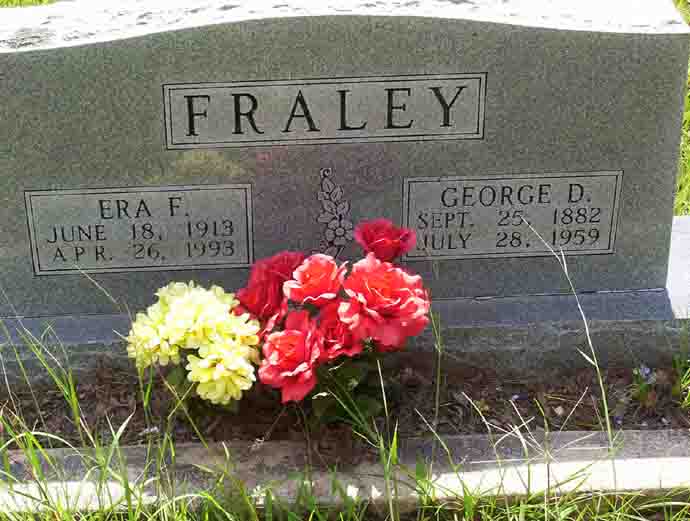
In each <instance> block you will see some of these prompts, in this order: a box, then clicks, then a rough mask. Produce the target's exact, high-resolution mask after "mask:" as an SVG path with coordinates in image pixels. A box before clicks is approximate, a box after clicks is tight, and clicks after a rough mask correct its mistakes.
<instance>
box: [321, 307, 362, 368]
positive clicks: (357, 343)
mask: <svg viewBox="0 0 690 521" xmlns="http://www.w3.org/2000/svg"><path fill="white" fill-rule="evenodd" d="M342 303H343V301H342V300H340V299H338V300H335V301H333V302H329V303H328V304H326V305H325V306H324V307H323V308H321V312H320V313H319V330H320V331H321V334H322V335H323V350H322V351H321V361H322V362H330V361H332V360H335V359H336V358H338V357H339V356H342V355H345V356H350V357H352V356H356V355H358V354H360V353H361V352H362V349H363V348H364V345H363V344H362V342H361V340H355V339H354V337H353V335H352V332H351V331H350V328H349V327H348V325H347V324H345V323H344V322H343V321H342V320H340V316H339V315H338V308H339V307H340V305H341V304H342Z"/></svg>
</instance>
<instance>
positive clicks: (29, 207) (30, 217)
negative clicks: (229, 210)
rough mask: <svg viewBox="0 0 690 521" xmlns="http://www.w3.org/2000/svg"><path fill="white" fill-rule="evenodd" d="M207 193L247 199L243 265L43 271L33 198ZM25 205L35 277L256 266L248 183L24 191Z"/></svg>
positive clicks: (116, 267) (175, 265) (124, 267)
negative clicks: (237, 193)
mask: <svg viewBox="0 0 690 521" xmlns="http://www.w3.org/2000/svg"><path fill="white" fill-rule="evenodd" d="M204 190H214V191H215V190H242V191H243V192H244V197H245V209H246V220H247V223H246V234H247V260H246V261H243V262H233V263H222V264H220V263H218V264H190V265H185V266H180V265H178V264H172V265H161V266H140V267H127V266H122V267H120V266H114V267H110V268H79V267H74V268H70V269H43V268H41V265H40V257H39V255H38V244H37V239H36V231H35V226H36V223H35V218H34V212H33V199H34V198H36V197H45V196H54V195H98V194H108V195H112V194H126V193H137V192H157V193H158V192H182V191H185V192H189V191H204ZM24 203H25V205H26V222H27V227H28V230H29V242H30V244H31V261H32V264H33V271H34V275H35V276H51V275H74V274H79V273H127V272H139V271H183V270H213V269H229V268H248V267H250V266H251V265H252V264H253V263H254V218H253V208H252V185H251V184H249V183H246V184H219V185H180V186H175V185H172V186H160V187H157V186H138V187H113V188H108V187H105V188H83V189H66V190H24Z"/></svg>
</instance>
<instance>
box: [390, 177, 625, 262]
mask: <svg viewBox="0 0 690 521" xmlns="http://www.w3.org/2000/svg"><path fill="white" fill-rule="evenodd" d="M623 173H624V171H623V170H597V171H592V172H582V171H581V172H545V173H543V174H535V173H528V174H509V173H508V174H498V175H496V176H495V177H487V176H436V177H406V178H404V180H403V206H402V222H403V226H405V227H409V215H410V208H409V205H410V185H411V184H413V183H432V182H434V183H435V182H443V181H465V180H479V181H506V180H511V181H512V180H515V179H568V178H572V177H613V178H615V186H614V191H613V194H614V195H613V207H612V209H611V223H610V225H611V233H610V235H609V243H608V245H607V246H608V248H607V249H605V250H571V251H563V253H564V254H565V255H610V254H613V253H615V252H616V250H615V244H616V231H617V229H618V220H619V214H620V195H621V189H622V186H623ZM552 256H553V254H552V253H551V252H549V251H538V252H537V251H535V252H534V253H530V252H516V253H511V252H506V253H498V252H497V253H476V254H468V255H428V254H427V255H409V253H408V254H405V256H404V257H403V260H405V261H409V262H422V261H430V260H431V261H433V260H466V259H502V258H516V257H552Z"/></svg>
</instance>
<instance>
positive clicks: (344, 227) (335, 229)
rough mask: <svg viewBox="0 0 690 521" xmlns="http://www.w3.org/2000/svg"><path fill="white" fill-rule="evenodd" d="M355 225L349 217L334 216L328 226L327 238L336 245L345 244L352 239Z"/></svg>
mask: <svg viewBox="0 0 690 521" xmlns="http://www.w3.org/2000/svg"><path fill="white" fill-rule="evenodd" d="M352 229H353V225H352V223H351V222H350V221H348V220H347V219H343V218H342V217H334V218H333V219H331V221H330V222H329V223H328V228H326V234H325V235H326V240H327V241H328V242H332V243H333V244H335V245H336V246H345V245H346V244H347V243H348V242H349V241H351V240H352Z"/></svg>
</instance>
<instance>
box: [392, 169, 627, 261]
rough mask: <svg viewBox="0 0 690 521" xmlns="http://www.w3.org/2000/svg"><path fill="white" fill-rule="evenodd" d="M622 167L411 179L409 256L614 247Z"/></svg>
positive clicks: (511, 254) (405, 214) (582, 250)
mask: <svg viewBox="0 0 690 521" xmlns="http://www.w3.org/2000/svg"><path fill="white" fill-rule="evenodd" d="M622 175H623V173H622V172H569V173H562V174H540V175H510V176H505V177H504V176H496V177H435V178H430V177H426V178H410V179H406V180H405V193H404V203H403V204H404V206H403V208H404V212H403V217H404V222H405V225H406V226H408V227H411V228H414V229H415V230H416V232H417V245H416V248H415V249H414V250H413V251H411V252H409V253H408V254H407V256H406V258H407V260H421V259H425V258H439V259H465V258H472V257H479V258H482V257H532V256H543V255H550V254H552V251H555V252H560V251H563V252H564V253H565V254H568V255H587V254H602V253H612V252H613V251H614V243H615V236H616V223H617V221H618V211H619V198H620V190H621V181H622Z"/></svg>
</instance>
